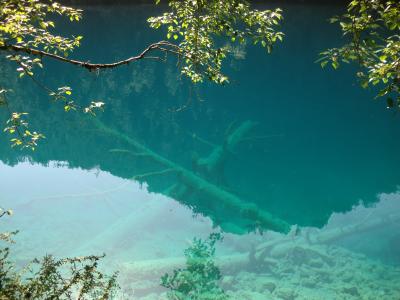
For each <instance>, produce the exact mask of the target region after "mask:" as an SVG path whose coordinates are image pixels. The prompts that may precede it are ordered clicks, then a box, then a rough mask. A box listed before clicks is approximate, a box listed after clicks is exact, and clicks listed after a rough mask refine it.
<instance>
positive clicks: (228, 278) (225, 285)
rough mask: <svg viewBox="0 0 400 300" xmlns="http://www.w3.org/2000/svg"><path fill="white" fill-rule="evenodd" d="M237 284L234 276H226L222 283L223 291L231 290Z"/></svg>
mask: <svg viewBox="0 0 400 300" xmlns="http://www.w3.org/2000/svg"><path fill="white" fill-rule="evenodd" d="M234 283H235V278H234V277H233V276H224V277H223V278H222V281H221V285H222V288H223V289H229V288H231V287H232V286H233V284H234Z"/></svg>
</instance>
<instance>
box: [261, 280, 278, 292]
mask: <svg viewBox="0 0 400 300" xmlns="http://www.w3.org/2000/svg"><path fill="white" fill-rule="evenodd" d="M262 288H263V289H264V290H268V291H269V292H271V293H273V292H274V291H275V289H276V284H275V283H273V282H264V283H263V285H262Z"/></svg>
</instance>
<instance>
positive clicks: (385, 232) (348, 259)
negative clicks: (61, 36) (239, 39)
mask: <svg viewBox="0 0 400 300" xmlns="http://www.w3.org/2000/svg"><path fill="white" fill-rule="evenodd" d="M284 9H285V12H286V13H285V19H286V21H285V24H284V26H283V31H284V32H285V34H286V37H285V40H284V42H283V43H282V44H281V45H279V46H278V47H277V48H276V49H275V50H274V52H273V53H272V55H266V54H265V53H264V51H262V50H261V49H258V48H253V47H250V46H248V47H239V48H235V51H234V52H235V56H236V60H232V61H229V62H228V63H227V66H226V67H227V73H228V74H229V75H230V76H231V81H232V83H231V84H230V85H228V86H224V87H216V86H212V85H210V84H205V85H203V86H201V87H196V88H193V87H191V86H190V84H188V83H187V82H185V81H181V80H180V79H179V74H178V73H177V71H176V68H175V62H174V61H173V59H171V60H169V61H168V62H167V63H160V62H153V61H142V62H139V63H137V64H132V65H130V66H128V67H122V68H121V69H118V70H112V71H107V72H102V73H100V74H92V73H87V72H85V71H83V70H79V69H77V68H74V67H71V66H63V65H60V64H59V63H54V62H47V66H48V68H47V69H46V71H45V72H42V73H39V76H40V78H41V79H42V80H43V81H45V82H46V83H47V84H48V85H49V86H53V87H57V86H62V85H69V86H71V87H72V88H73V95H75V97H76V99H77V101H81V102H83V103H85V102H90V101H91V100H94V99H96V100H102V101H104V102H105V103H106V108H105V112H104V113H102V114H100V115H98V116H97V117H96V118H91V117H84V116H82V114H79V113H64V112H63V107H62V105H59V104H57V103H50V102H49V101H48V98H47V97H46V95H45V94H44V93H43V92H42V91H41V90H39V89H38V88H37V87H36V86H35V85H33V84H32V83H31V82H29V80H28V79H22V80H16V79H14V77H12V76H9V74H11V72H12V70H13V68H14V67H13V66H11V65H8V64H4V63H3V61H2V64H1V69H0V72H1V75H0V80H1V82H2V83H6V84H7V85H8V86H12V87H13V89H14V90H18V89H20V90H18V93H15V95H13V97H12V101H13V102H12V105H13V106H14V109H15V110H18V109H20V107H24V110H26V111H28V112H30V123H31V127H32V128H38V129H40V130H41V131H42V132H43V133H44V134H45V135H46V140H45V141H44V142H43V143H42V144H41V145H40V147H39V148H38V149H37V150H36V151H35V152H34V153H29V152H21V151H18V150H15V149H11V148H10V147H9V143H8V140H7V138H6V136H5V134H3V135H2V137H1V139H0V160H1V162H0V187H1V194H0V204H1V206H2V207H6V208H12V209H13V210H14V212H15V215H14V216H13V217H12V218H9V219H7V220H2V224H3V225H4V228H5V229H7V230H8V229H19V230H20V233H19V234H18V236H17V238H16V241H17V243H16V245H15V246H13V251H14V252H13V253H14V256H15V259H16V260H17V262H18V263H19V264H20V265H23V264H25V263H27V262H28V261H30V260H31V259H33V258H34V257H40V256H43V255H44V254H46V253H53V254H55V255H57V256H74V255H86V254H92V253H98V254H100V253H103V252H104V253H106V254H107V257H106V258H105V260H104V262H103V268H105V269H106V270H108V271H111V270H115V269H118V270H120V271H121V273H120V276H119V279H120V282H121V286H122V290H121V294H120V298H122V299H166V297H167V296H166V294H165V292H166V290H165V289H164V288H162V287H161V286H160V278H161V276H162V275H163V274H164V273H166V272H169V273H171V272H172V270H173V269H176V268H178V267H183V266H184V249H187V248H188V247H189V246H190V245H191V240H192V239H193V238H194V237H200V238H203V239H204V238H206V237H207V236H208V235H209V234H210V233H211V232H216V231H221V232H222V234H223V236H224V240H223V241H222V242H219V243H217V244H216V248H217V259H216V263H217V265H218V266H219V267H220V269H221V272H222V275H223V277H222V279H221V281H220V282H219V285H220V286H221V287H222V288H223V289H224V290H225V291H226V293H227V294H228V295H229V297H230V298H231V299H400V289H399V287H398V284H397V283H398V282H399V280H400V255H399V253H400V236H399V226H400V192H399V189H398V185H399V184H400V182H399V178H400V176H399V175H400V170H399V168H398V166H399V162H400V158H399V155H398V153H399V149H400V142H399V139H398V134H399V132H400V123H399V116H398V115H396V114H393V113H392V112H390V111H388V110H387V109H386V108H385V104H384V103H383V102H382V101H376V100H374V99H373V95H374V93H373V91H366V90H362V89H361V88H360V87H359V86H358V84H357V82H356V80H355V78H354V72H355V70H354V69H352V68H351V67H350V66H345V67H344V68H342V69H340V70H338V71H335V72H334V71H331V70H321V68H320V67H319V65H318V64H315V63H314V61H315V60H316V59H317V56H318V53H319V52H320V51H322V50H323V49H325V48H328V47H331V46H334V45H335V43H337V42H338V41H339V40H340V35H339V32H338V31H337V30H336V28H335V27H333V26H331V25H329V24H328V23H327V22H326V19H327V18H328V17H330V16H331V15H333V14H335V13H337V12H339V11H340V8H338V7H333V6H301V5H291V6H285V7H284ZM155 13H157V11H155V10H154V8H152V7H149V6H132V7H122V6H117V7H110V6H107V7H96V8H87V9H86V13H85V18H84V20H83V22H82V23H81V24H79V25H74V26H73V27H71V28H70V30H71V32H72V31H73V32H74V33H79V34H81V35H83V36H84V37H85V39H84V43H83V45H82V47H81V49H79V50H77V51H76V52H75V54H74V56H76V57H80V58H82V59H91V60H92V61H93V62H97V61H113V60H116V59H120V58H124V57H126V56H130V55H133V54H136V53H138V52H139V51H140V50H142V49H143V48H144V47H145V45H147V44H148V43H150V42H153V41H156V40H159V39H160V38H162V35H161V33H159V32H153V31H151V30H149V29H147V28H146V26H145V20H146V18H147V17H148V16H151V15H154V14H155ZM99 45H102V46H101V47H100V46H99ZM186 104H187V108H186V109H183V110H181V111H179V112H176V111H175V110H176V109H177V108H180V107H183V106H184V105H186ZM1 118H2V120H5V118H6V116H5V115H2V116H1ZM241 130H243V134H242V135H240V138H239V140H238V142H237V143H233V144H232V147H231V148H230V149H229V151H225V152H224V153H223V156H222V157H223V159H221V162H222V161H223V163H220V164H217V166H216V167H215V168H212V170H211V171H207V168H208V167H210V166H211V159H210V158H211V157H212V156H210V155H211V154H212V153H214V154H215V153H216V149H217V150H220V149H221V148H219V146H221V145H223V144H224V143H226V142H227V141H228V140H229V138H230V137H232V136H233V135H234V134H238V133H239V132H241ZM177 168H178V171H177ZM171 169H172V170H171ZM160 172H161V173H160ZM150 173H151V174H150ZM158 173H160V174H158ZM204 186H205V187H204ZM271 216H272V217H271ZM271 218H272V219H273V222H269V221H270V219H271ZM3 225H2V226H3ZM290 226H292V227H291V228H289V227H290ZM270 229H274V230H270ZM289 229H290V233H289V234H287V231H288V230H289Z"/></svg>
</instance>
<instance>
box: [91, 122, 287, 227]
mask: <svg viewBox="0 0 400 300" xmlns="http://www.w3.org/2000/svg"><path fill="white" fill-rule="evenodd" d="M94 122H95V125H96V127H97V128H98V129H100V130H101V131H102V132H104V133H106V134H108V135H110V136H114V137H115V138H118V139H120V140H123V141H124V142H126V143H127V144H129V145H131V146H133V147H134V148H136V150H137V151H139V152H140V153H142V154H144V155H146V156H148V157H149V158H151V159H152V160H153V161H155V162H157V163H159V164H160V165H162V166H163V167H164V168H166V169H168V172H170V171H171V170H173V171H174V172H175V173H176V174H177V177H178V179H179V183H178V184H177V185H176V186H175V188H174V191H176V189H179V190H180V195H181V196H183V195H185V194H186V193H187V192H190V191H193V192H196V193H199V194H201V195H202V196H203V197H205V198H207V199H209V201H217V202H218V203H219V204H222V205H224V206H226V207H227V208H231V209H233V210H234V211H235V212H237V213H238V214H239V215H240V216H242V217H243V218H246V219H249V220H251V221H252V222H254V223H255V224H256V225H257V226H259V227H261V228H263V229H270V230H274V231H278V232H282V233H287V232H288V231H289V230H290V224H289V223H287V222H286V221H284V220H282V219H280V218H278V217H275V216H273V215H272V214H270V213H269V212H267V211H265V210H262V209H261V208H259V207H258V206H257V205H256V204H254V203H249V202H248V201H244V200H242V199H240V198H239V197H238V196H236V195H234V194H232V193H230V192H228V191H226V190H225V189H223V188H221V187H219V186H217V185H215V184H213V183H211V182H209V181H208V180H206V179H204V178H202V177H200V176H199V175H197V174H196V173H194V172H192V171H190V170H187V169H186V168H183V167H182V166H180V165H178V164H176V163H174V162H173V161H170V160H168V159H166V158H164V157H163V156H161V155H159V154H157V153H156V152H154V151H152V150H151V149H149V148H147V147H146V146H144V145H143V144H141V143H140V142H138V141H137V140H135V139H134V138H132V137H129V136H127V135H125V134H122V133H120V132H118V131H117V130H114V129H112V128H110V127H107V126H106V125H104V124H103V123H102V122H101V121H99V120H98V119H94ZM253 124H254V123H252V122H249V121H248V122H245V123H243V124H242V125H241V126H239V128H238V130H235V131H234V132H233V133H232V134H231V135H229V136H228V138H227V140H226V143H225V145H224V146H221V147H222V148H221V149H215V150H214V152H215V153H218V154H211V155H210V156H212V157H213V159H211V158H210V160H209V161H212V162H213V164H214V163H215V164H218V163H219V162H220V161H221V160H223V159H224V155H226V151H229V150H230V149H232V147H233V146H234V145H236V144H237V143H238V142H239V141H240V138H241V136H242V135H243V134H244V133H245V132H247V131H248V130H249V129H250V128H251V127H252V126H253ZM219 153H220V154H219ZM214 157H215V158H214ZM210 166H211V164H210ZM210 169H212V167H210Z"/></svg>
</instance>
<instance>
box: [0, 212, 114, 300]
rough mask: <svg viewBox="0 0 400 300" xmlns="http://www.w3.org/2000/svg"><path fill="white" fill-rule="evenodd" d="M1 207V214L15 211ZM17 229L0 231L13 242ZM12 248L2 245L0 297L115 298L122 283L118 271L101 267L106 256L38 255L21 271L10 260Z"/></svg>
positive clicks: (37, 299)
mask: <svg viewBox="0 0 400 300" xmlns="http://www.w3.org/2000/svg"><path fill="white" fill-rule="evenodd" d="M11 214H12V211H11V210H7V211H5V210H2V209H0V218H1V217H3V216H5V215H11ZM16 233H17V232H8V233H1V234H0V242H2V243H6V244H9V243H13V242H14V241H13V240H12V236H14V235H15V234H16ZM9 255H10V248H9V247H2V248H0V299H4V300H22V299H32V300H33V299H35V300H40V299H43V300H44V299H46V300H48V299H54V300H59V299H81V300H85V299H99V300H100V299H101V300H107V299H111V298H112V296H113V295H114V293H115V291H116V289H117V287H118V285H117V282H116V276H117V275H116V274H113V275H112V276H106V275H104V274H103V273H101V272H100V271H99V270H98V268H97V267H98V262H99V260H100V259H101V258H102V257H104V255H103V256H94V255H92V256H85V257H75V258H65V259H56V258H54V257H53V256H51V255H47V256H45V257H44V258H43V259H42V260H38V259H35V260H34V261H33V262H32V263H31V264H30V265H29V266H28V267H26V268H25V269H23V270H21V271H19V272H17V271H15V266H14V264H13V263H12V262H11V261H10V260H9Z"/></svg>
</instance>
